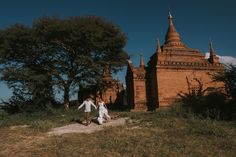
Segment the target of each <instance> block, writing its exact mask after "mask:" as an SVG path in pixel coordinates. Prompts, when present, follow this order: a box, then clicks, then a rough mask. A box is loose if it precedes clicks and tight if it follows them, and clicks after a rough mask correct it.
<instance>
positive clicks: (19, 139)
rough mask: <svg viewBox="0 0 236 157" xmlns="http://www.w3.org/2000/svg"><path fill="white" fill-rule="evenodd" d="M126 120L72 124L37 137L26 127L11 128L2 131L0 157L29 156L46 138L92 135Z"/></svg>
mask: <svg viewBox="0 0 236 157" xmlns="http://www.w3.org/2000/svg"><path fill="white" fill-rule="evenodd" d="M127 119H129V118H117V119H112V120H110V121H109V122H107V123H104V124H102V125H98V124H96V123H91V124H90V125H89V126H85V125H83V124H80V123H74V124H69V125H65V126H62V127H57V128H53V129H51V130H50V131H49V132H47V133H40V134H37V135H35V134H34V132H32V131H30V130H28V126H25V125H22V126H12V127H10V129H4V131H2V133H4V134H5V136H6V138H4V137H5V136H4V137H2V139H0V143H2V142H3V143H4V144H3V145H2V146H1V148H0V156H4V157H5V156H22V157H23V156H31V155H30V154H31V151H32V150H33V149H34V150H35V149H37V148H38V145H40V144H43V143H44V141H45V139H47V137H48V136H57V135H63V134H69V133H93V132H95V131H100V130H103V129H104V128H105V127H109V126H121V125H124V124H125V123H126V120H127ZM0 137H1V136H0Z"/></svg>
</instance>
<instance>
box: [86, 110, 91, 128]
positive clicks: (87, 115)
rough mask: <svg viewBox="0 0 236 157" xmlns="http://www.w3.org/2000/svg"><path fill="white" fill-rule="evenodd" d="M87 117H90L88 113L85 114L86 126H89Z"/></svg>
mask: <svg viewBox="0 0 236 157" xmlns="http://www.w3.org/2000/svg"><path fill="white" fill-rule="evenodd" d="M89 115H90V112H85V119H86V125H89V123H90V119H89Z"/></svg>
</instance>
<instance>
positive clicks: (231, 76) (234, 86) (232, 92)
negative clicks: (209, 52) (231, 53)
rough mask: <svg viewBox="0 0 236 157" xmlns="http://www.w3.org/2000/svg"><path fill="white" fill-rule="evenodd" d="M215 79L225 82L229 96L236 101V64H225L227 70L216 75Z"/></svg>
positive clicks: (225, 88)
mask: <svg viewBox="0 0 236 157" xmlns="http://www.w3.org/2000/svg"><path fill="white" fill-rule="evenodd" d="M214 81H218V82H223V83H224V90H225V92H226V94H227V96H228V97H229V98H232V101H234V102H236V66H234V65H232V64H231V65H225V70H224V71H223V72H220V73H218V74H217V75H215V76H214Z"/></svg>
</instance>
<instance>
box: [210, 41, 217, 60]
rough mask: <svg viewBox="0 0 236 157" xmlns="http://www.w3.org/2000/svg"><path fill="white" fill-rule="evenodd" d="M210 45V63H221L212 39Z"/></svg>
mask: <svg viewBox="0 0 236 157" xmlns="http://www.w3.org/2000/svg"><path fill="white" fill-rule="evenodd" d="M209 46H210V56H209V58H208V61H209V62H210V63H219V58H218V57H217V56H216V54H215V50H214V48H213V46H212V41H211V40H210V41H209Z"/></svg>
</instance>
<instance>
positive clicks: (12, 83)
mask: <svg viewBox="0 0 236 157" xmlns="http://www.w3.org/2000/svg"><path fill="white" fill-rule="evenodd" d="M39 45H40V44H39V43H38V41H37V38H36V36H35V34H34V31H33V30H32V28H30V27H26V26H23V25H19V24H16V25H13V26H10V27H8V28H7V29H5V30H3V31H1V43H0V63H1V80H2V81H5V82H6V83H7V85H8V86H9V87H10V88H12V89H13V94H14V100H16V96H17V97H19V96H20V95H21V97H22V96H23V97H24V98H25V99H26V100H28V99H32V100H34V102H33V103H36V104H47V103H50V101H52V97H53V92H52V86H51V85H50V81H49V80H50V79H48V78H50V75H49V74H48V71H47V68H46V67H45V66H43V64H44V63H43V57H42V56H43V55H42V54H41V50H40V48H39V47H38V46H39Z"/></svg>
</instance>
